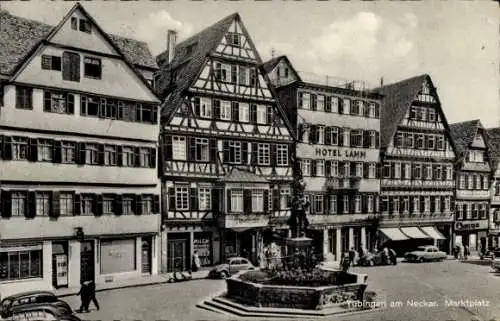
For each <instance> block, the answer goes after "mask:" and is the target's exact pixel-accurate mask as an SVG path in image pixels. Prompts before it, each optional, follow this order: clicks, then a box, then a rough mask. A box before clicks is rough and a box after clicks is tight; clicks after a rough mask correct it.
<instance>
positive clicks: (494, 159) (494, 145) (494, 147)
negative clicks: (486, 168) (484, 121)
mask: <svg viewBox="0 0 500 321" xmlns="http://www.w3.org/2000/svg"><path fill="white" fill-rule="evenodd" d="M486 132H487V134H488V139H487V140H486V142H487V144H488V149H489V155H490V165H491V168H492V169H493V170H496V168H497V166H498V163H500V127H496V128H488V129H487V130H486Z"/></svg>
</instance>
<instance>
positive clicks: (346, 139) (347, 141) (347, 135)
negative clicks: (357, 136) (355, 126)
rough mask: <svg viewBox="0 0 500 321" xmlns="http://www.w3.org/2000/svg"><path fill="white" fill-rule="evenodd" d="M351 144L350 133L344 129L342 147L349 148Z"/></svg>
mask: <svg viewBox="0 0 500 321" xmlns="http://www.w3.org/2000/svg"><path fill="white" fill-rule="evenodd" d="M350 144H351V132H350V130H349V129H348V128H344V146H350Z"/></svg>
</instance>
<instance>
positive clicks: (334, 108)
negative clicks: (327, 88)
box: [330, 97, 339, 113]
mask: <svg viewBox="0 0 500 321" xmlns="http://www.w3.org/2000/svg"><path fill="white" fill-rule="evenodd" d="M330 99H331V102H332V113H338V112H339V98H338V97H330Z"/></svg>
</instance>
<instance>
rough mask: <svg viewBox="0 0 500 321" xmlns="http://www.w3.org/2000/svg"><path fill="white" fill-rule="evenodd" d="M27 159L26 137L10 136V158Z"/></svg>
mask: <svg viewBox="0 0 500 321" xmlns="http://www.w3.org/2000/svg"><path fill="white" fill-rule="evenodd" d="M26 159H28V138H26V137H12V160H26Z"/></svg>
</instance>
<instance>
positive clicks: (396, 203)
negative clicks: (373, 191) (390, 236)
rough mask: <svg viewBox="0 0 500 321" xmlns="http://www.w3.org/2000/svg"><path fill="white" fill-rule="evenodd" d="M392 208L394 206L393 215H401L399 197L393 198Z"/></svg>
mask: <svg viewBox="0 0 500 321" xmlns="http://www.w3.org/2000/svg"><path fill="white" fill-rule="evenodd" d="M392 206H393V208H392V212H393V213H396V214H397V213H400V210H401V209H400V208H399V197H398V196H396V197H393V198H392Z"/></svg>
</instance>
